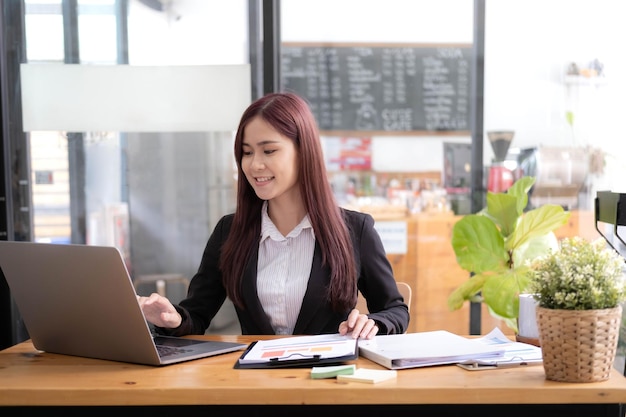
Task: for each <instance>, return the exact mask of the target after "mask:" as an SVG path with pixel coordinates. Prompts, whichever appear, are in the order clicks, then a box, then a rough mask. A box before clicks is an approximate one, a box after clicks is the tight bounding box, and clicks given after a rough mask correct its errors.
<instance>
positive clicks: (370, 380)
mask: <svg viewBox="0 0 626 417" xmlns="http://www.w3.org/2000/svg"><path fill="white" fill-rule="evenodd" d="M397 376H398V372H397V371H395V370H387V369H365V368H359V369H357V370H356V371H354V373H353V374H352V375H337V381H341V382H363V383H366V384H377V383H379V382H383V381H388V380H390V379H395V378H396V377H397Z"/></svg>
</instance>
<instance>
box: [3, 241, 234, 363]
mask: <svg viewBox="0 0 626 417" xmlns="http://www.w3.org/2000/svg"><path fill="white" fill-rule="evenodd" d="M0 268H1V270H2V273H3V274H4V276H5V278H6V281H7V283H8V284H9V289H10V290H11V294H12V296H13V298H14V300H15V302H16V304H17V308H18V310H19V312H20V314H21V316H22V318H23V320H24V324H25V325H26V329H27V330H28V333H29V336H30V338H31V340H32V342H33V344H34V346H35V348H36V349H38V350H42V351H46V352H52V353H60V354H65V355H74V356H83V357H89V358H98V359H108V360H114V361H121V362H131V363H138V364H145V365H168V364H172V363H176V362H182V361H187V360H192V359H198V358H203V357H208V356H213V355H218V354H222V353H227V352H233V351H237V350H242V349H244V348H245V347H246V345H244V344H239V343H231V342H225V341H206V340H196V339H188V338H179V337H166V336H153V335H152V333H151V331H150V326H149V325H148V323H147V322H146V320H145V318H144V315H143V312H142V311H141V308H140V307H139V303H138V302H137V297H136V293H135V289H134V287H133V284H132V280H131V278H130V275H129V273H128V271H127V269H126V265H125V264H124V261H123V259H122V256H121V253H120V252H119V251H118V250H117V248H114V247H105V246H89V245H64V244H51V243H33V242H13V241H11V242H9V241H0ZM160 352H161V353H160Z"/></svg>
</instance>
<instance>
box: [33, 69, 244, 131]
mask: <svg viewBox="0 0 626 417" xmlns="http://www.w3.org/2000/svg"><path fill="white" fill-rule="evenodd" d="M21 71H22V72H21V77H22V105H23V122H24V131H27V132H28V131H37V130H61V131H68V132H91V131H116V132H209V131H231V130H235V129H236V128H237V124H238V123H239V118H240V117H241V113H242V112H243V111H244V110H245V108H246V107H247V106H248V105H249V104H250V95H251V92H250V66H249V65H248V64H245V65H211V66H132V65H118V66H113V65H111V66H109V65H106V66H105V65H99V66H92V65H74V64H22V65H21Z"/></svg>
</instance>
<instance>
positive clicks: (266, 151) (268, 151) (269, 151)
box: [263, 149, 276, 155]
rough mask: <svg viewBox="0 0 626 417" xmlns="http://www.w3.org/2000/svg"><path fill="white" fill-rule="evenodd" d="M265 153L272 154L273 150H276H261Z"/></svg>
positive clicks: (274, 150)
mask: <svg viewBox="0 0 626 417" xmlns="http://www.w3.org/2000/svg"><path fill="white" fill-rule="evenodd" d="M263 152H264V153H265V154H266V155H270V154H273V153H274V152H276V149H266V150H264V151H263Z"/></svg>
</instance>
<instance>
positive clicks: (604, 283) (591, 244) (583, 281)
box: [530, 237, 626, 310]
mask: <svg viewBox="0 0 626 417" xmlns="http://www.w3.org/2000/svg"><path fill="white" fill-rule="evenodd" d="M530 290H531V292H532V294H533V297H534V298H535V299H536V300H537V302H538V304H539V306H540V307H543V308H549V309H560V310H596V309H607V308H614V307H617V306H618V305H620V304H621V303H623V302H624V301H625V300H626V283H625V280H624V259H623V258H622V257H621V256H620V255H619V254H618V253H617V252H616V251H615V250H613V249H611V248H609V247H608V246H607V245H606V242H604V240H602V239H601V238H600V239H597V240H594V241H587V240H585V239H583V238H581V237H573V238H565V239H562V240H561V241H560V242H559V248H558V249H557V250H551V251H550V252H549V253H548V254H547V255H545V256H542V257H539V258H536V259H535V260H534V261H533V262H531V264H530Z"/></svg>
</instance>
